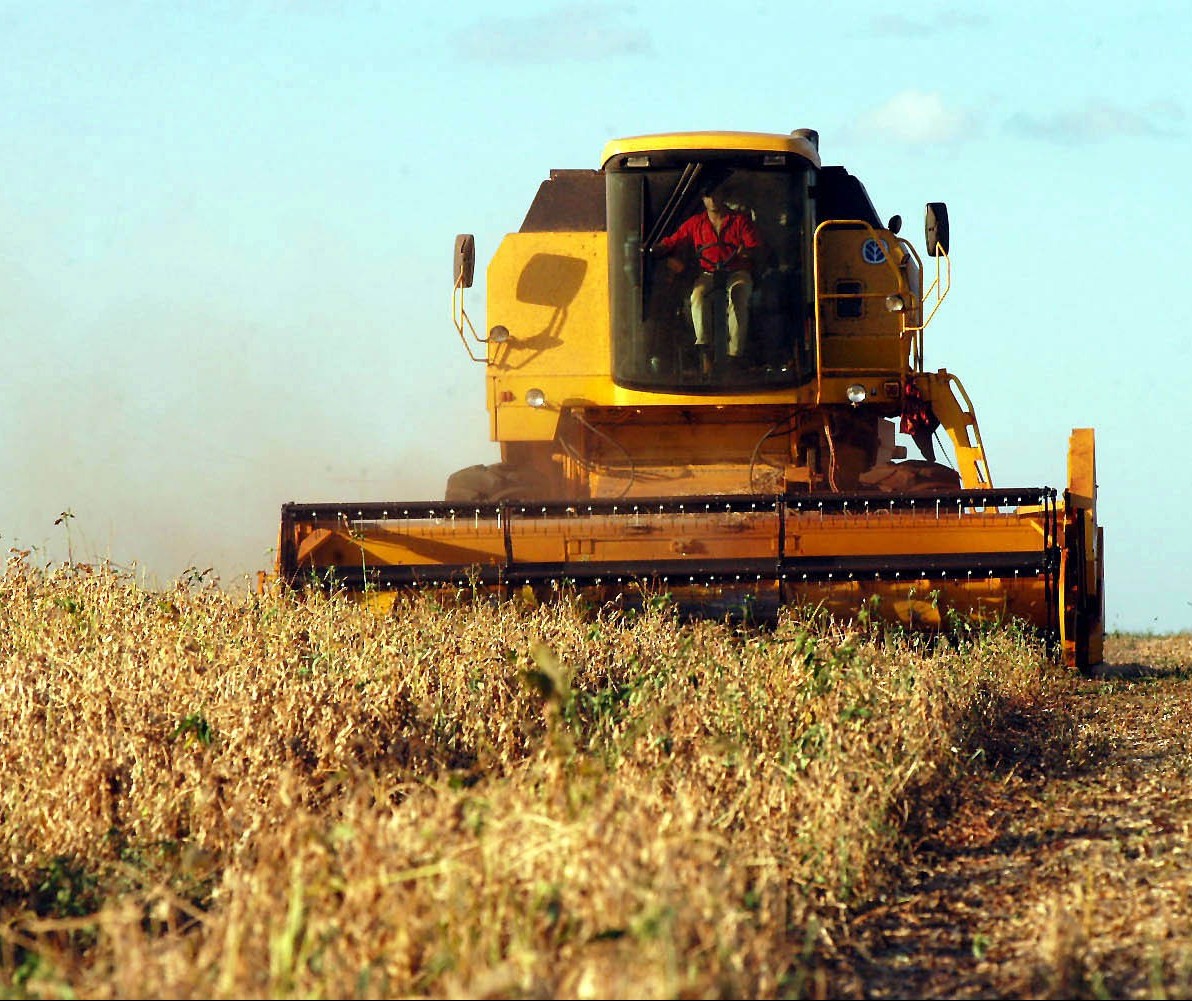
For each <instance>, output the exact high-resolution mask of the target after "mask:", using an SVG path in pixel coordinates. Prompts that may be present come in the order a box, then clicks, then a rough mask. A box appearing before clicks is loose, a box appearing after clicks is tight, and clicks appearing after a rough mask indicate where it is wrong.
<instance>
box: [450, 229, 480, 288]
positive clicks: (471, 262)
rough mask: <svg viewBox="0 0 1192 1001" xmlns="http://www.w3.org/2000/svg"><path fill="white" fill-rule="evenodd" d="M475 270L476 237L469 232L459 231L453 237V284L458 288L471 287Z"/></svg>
mask: <svg viewBox="0 0 1192 1001" xmlns="http://www.w3.org/2000/svg"><path fill="white" fill-rule="evenodd" d="M475 271H476V237H474V236H473V235H472V234H471V233H460V235H459V236H457V237H456V238H455V284H456V285H457V286H458V287H460V288H471V287H472V275H473V274H474V272H475Z"/></svg>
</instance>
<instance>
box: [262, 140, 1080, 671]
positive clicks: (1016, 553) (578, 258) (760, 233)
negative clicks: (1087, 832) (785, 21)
mask: <svg viewBox="0 0 1192 1001" xmlns="http://www.w3.org/2000/svg"><path fill="white" fill-rule="evenodd" d="M701 213H703V217H702V218H701ZM692 217H695V219H696V221H694V222H691V223H688V225H687V228H686V229H685V230H682V231H680V227H681V226H683V224H684V223H685V221H686V220H688V219H691V218H692ZM709 227H711V229H709ZM900 228H901V220H900V218H899V217H898V216H894V217H893V218H891V219H890V220H889V221H888V222H885V223H883V222H882V221H881V220H880V218H879V217H878V215H877V213H876V212H875V210H874V208H873V205H872V203H871V202H870V200H869V196H868V195H867V193H866V191H865V188H864V187H863V185H862V184H861V183H860V182H859V181H858V180H857V179H856V178H855V177H853V176H852V175H851V174H849V173H848V171H847V170H845V169H844V168H843V167H839V166H823V165H822V164H821V162H820V154H819V137H818V135H817V134H816V133H815V132H814V131H811V130H806V129H800V130H797V131H795V132H793V133H790V134H774V135H770V134H757V133H744V132H682V133H675V134H670V135H648V136H637V137H633V138H627V139H619V140H615V141H613V142H610V143H609V144H608V145H607V146H606V147H605V149H604V152H603V155H602V158H601V167H600V169H598V170H583V169H580V170H552V171H551V173H550V176H549V178H548V179H547V180H545V181H544V182H543V183H542V185H541V187H540V188H539V190H538V194H537V196H536V197H535V199H534V201H533V203H532V204H531V205H530V208H529V211H528V212H527V214H526V217H525V220H524V222H523V223H522V226H521V229H520V230H519V231H518V232H516V233H511V234H509V235H507V236H506V237H505V239H504V240H503V241H502V242H501V244H500V246H499V247H498V249H497V252H496V254H495V256H494V257H493V259H492V261H491V263H490V265H489V269H488V273H487V288H488V308H487V313H488V315H487V321H488V323H487V330H486V331H485V332H484V333H483V334H481V333H478V332H477V330H476V328H475V326H474V325H473V323H472V321H471V319H470V318H469V316H468V314H467V312H466V310H465V308H464V294H463V293H464V289H466V288H469V287H470V286H471V284H472V278H473V272H474V263H475V250H474V241H473V238H472V237H471V236H460V237H458V238H457V240H456V246H455V291H454V296H453V302H452V313H453V318H454V321H455V326H456V328H457V331H458V333H459V335H460V337H461V339H462V340H463V342H464V347H465V348H466V349H467V351H468V354H469V355H470V356H471V358H472V360H473V361H476V362H479V363H482V364H484V366H485V372H486V385H487V398H488V411H489V417H490V428H491V436H492V439H493V440H494V441H496V442H499V443H500V450H501V451H500V455H501V461H500V462H499V463H497V464H495V465H477V466H470V467H468V468H465V469H462V470H460V471H459V472H457V473H455V474H453V475H452V476H451V477H450V478H449V479H448V482H447V487H446V492H445V498H444V500H442V501H427V502H410V501H400V500H399V501H388V502H369V503H289V504H286V505H284V506H283V508H282V512H281V532H280V542H279V546H278V551H277V552H278V555H277V565H276V568H275V573H276V576H277V577H278V578H280V579H281V580H283V581H285V582H286V583H287V584H289V585H291V586H295V587H311V586H320V587H331V588H335V589H344V590H347V591H349V592H353V593H357V594H359V595H360V596H361V597H362V599H363V600H367V601H370V602H391V601H392V600H393V597H394V596H396V595H399V594H402V593H404V592H408V591H411V590H414V589H420V588H448V589H451V590H453V591H454V590H457V589H459V588H461V587H462V588H465V589H479V590H483V591H491V592H495V593H498V594H510V595H512V594H514V593H522V592H530V593H533V594H535V595H537V596H539V597H544V596H546V595H547V594H549V593H550V592H552V591H557V590H559V589H564V588H571V587H574V588H577V589H581V590H584V591H585V592H589V593H591V594H592V595H593V596H594V597H595V598H597V599H601V600H604V599H613V598H616V599H618V600H623V601H634V600H636V601H641V600H643V595H649V594H657V593H662V592H665V593H667V594H669V595H671V596H672V597H673V599H674V600H675V601H676V602H677V603H678V604H679V606H680V607H681V608H683V609H685V610H687V611H689V612H695V613H696V614H702V615H708V616H721V615H726V614H737V615H740V614H748V615H752V616H754V617H757V618H759V619H760V618H763V617H772V616H773V615H774V614H776V611H777V609H778V608H779V607H781V606H783V605H790V604H797V605H818V606H821V607H823V608H825V609H827V610H828V611H830V612H831V613H833V614H835V615H839V616H855V615H857V614H858V613H859V612H860V610H861V609H867V610H868V611H869V614H871V615H874V616H876V617H878V618H882V619H885V620H888V621H891V622H898V623H900V624H902V625H903V626H905V627H907V628H910V629H928V630H947V629H948V628H949V626H950V625H951V624H953V623H955V622H972V621H973V620H978V621H981V622H991V621H999V622H1001V621H1009V620H1010V619H1012V618H1017V619H1020V620H1023V621H1025V622H1026V623H1029V624H1031V625H1033V626H1034V627H1035V628H1037V629H1038V630H1039V632H1040V633H1042V634H1043V635H1044V636H1046V637H1047V638H1048V640H1049V641H1050V642H1051V643H1052V644H1053V648H1054V649H1056V650H1058V651H1062V654H1063V657H1064V659H1065V660H1066V662H1067V663H1068V664H1069V665H1071V666H1073V667H1075V668H1079V669H1081V670H1087V669H1088V668H1090V667H1092V666H1093V665H1095V664H1097V663H1099V662H1100V660H1101V648H1102V636H1103V607H1104V602H1103V593H1102V562H1103V561H1102V535H1101V529H1100V528H1099V526H1098V524H1097V516H1096V475H1095V464H1094V447H1093V432H1092V430H1091V429H1076V430H1074V431H1073V432H1072V436H1071V439H1070V441H1069V447H1068V484H1067V488H1066V489H1065V490H1064V491H1063V493H1062V494H1060V493H1059V492H1058V491H1057V490H1056V489H1054V488H1051V487H1022V488H1017V487H1015V488H1005V487H1002V488H996V487H995V486H994V484H993V480H992V478H991V475H990V471H989V464H988V461H987V458H986V455H985V449H984V446H983V444H982V441H981V434H980V431H979V429H978V426H977V418H976V414H975V413H974V411H973V407H972V404H971V402H970V400H969V398H968V395H967V394H966V393H965V391H964V389H963V387H962V386H961V384H960V381H959V380H958V379H957V378H956V377H955V376H954V375H952V374H951V373H949V372H948V371H946V370H945V369H940V370H938V371H934V372H929V371H925V370H924V368H923V339H924V329H925V327H926V326H927V324H928V322H929V321H930V320H931V319H932V317H933V316H934V315H935V313H936V310H937V309H938V308H939V305H940V303H941V302H942V301H943V299H944V297H945V296H946V295H947V292H948V289H949V287H950V284H951V265H950V261H949V257H948V217H947V210H946V207H945V206H944V205H943V204H942V203H931V204H928V206H927V210H926V227H925V236H926V253H927V254H928V255H929V256H930V257H932V258H934V260H935V265H934V269H933V270H934V278H933V280H932V281H931V282H930V284H928V285H927V288H926V289H925V288H924V285H925V277H924V266H923V261H922V259H921V258H920V256H919V254H918V253H917V252H916V250H915V249H914V247H913V245H912V244H911V243H910V242H908V241H907V240H906V239H905V238H903V237H901V236H899V235H898V234H899V231H900ZM676 231H679V233H678V235H677V236H675V238H673V239H672V238H671V237H672V234H676ZM685 234H689V235H690V236H691V239H688V240H685V241H684V240H682V239H680V237H682V236H684V235H685ZM928 277H931V276H928ZM697 330H698V331H699V333H698V334H697ZM697 342H699V343H697ZM941 430H942V432H943V433H944V435H946V439H944V438H943V437H942V436H941V435H940V431H941ZM899 433H901V434H902V435H903V436H904V440H906V441H909V442H912V443H913V444H914V446H915V449H916V451H917V452H918V453H919V457H918V458H911V459H908V458H907V457H906V455H907V446H906V445H899V444H896V442H897V440H898V434H899ZM937 448H938V451H937ZM937 457H942V458H943V460H944V461H942V462H941V461H937ZM263 579H264V578H263Z"/></svg>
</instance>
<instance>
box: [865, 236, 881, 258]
mask: <svg viewBox="0 0 1192 1001" xmlns="http://www.w3.org/2000/svg"><path fill="white" fill-rule="evenodd" d="M861 258H862V260H864V261H865V263H866V264H881V263H882V262H883V261H885V259H886V245H885V244H884V243H882V242H881V241H880V240H875V239H874V238H873V237H872V236H871V237H870V238H869V239H868V240H866V241H865V242H864V243H863V244H861Z"/></svg>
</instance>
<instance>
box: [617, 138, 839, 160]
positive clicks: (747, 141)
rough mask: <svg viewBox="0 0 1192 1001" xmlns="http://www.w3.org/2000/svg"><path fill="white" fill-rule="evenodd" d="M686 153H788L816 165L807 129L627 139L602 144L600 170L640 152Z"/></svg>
mask: <svg viewBox="0 0 1192 1001" xmlns="http://www.w3.org/2000/svg"><path fill="white" fill-rule="evenodd" d="M686 150H693V151H694V150H717V151H725V152H743V153H790V154H794V155H795V156H798V157H801V158H802V159H804V160H806V161H807V162H808V163H810V164H812V165H813V166H815V167H818V166H820V156H819V147H818V136H817V135H816V133H815V132H813V131H812V130H810V129H797V130H795V131H794V132H787V133H778V132H773V133H771V132H659V133H655V134H652V135H642V136H628V137H626V138H623V139H613V140H611V141H610V142H608V143H606V144H605V147H604V152H603V153H602V154H601V157H600V164H601V166H602V167H604V166H607V165H608V162H609V161H610V160H612V159H613V158H614V157H618V156H626V155H633V154H642V153H661V152H676V151H686Z"/></svg>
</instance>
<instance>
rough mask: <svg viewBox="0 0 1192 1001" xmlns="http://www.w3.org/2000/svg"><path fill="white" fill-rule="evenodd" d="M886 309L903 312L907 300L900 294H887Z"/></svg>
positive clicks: (892, 311)
mask: <svg viewBox="0 0 1192 1001" xmlns="http://www.w3.org/2000/svg"><path fill="white" fill-rule="evenodd" d="M886 309H888V310H889V311H890V312H891V313H901V312H902V311H903V310H904V309H906V301H905V300H904V299H903V298H902V296H900V295H888V296H886Z"/></svg>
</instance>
